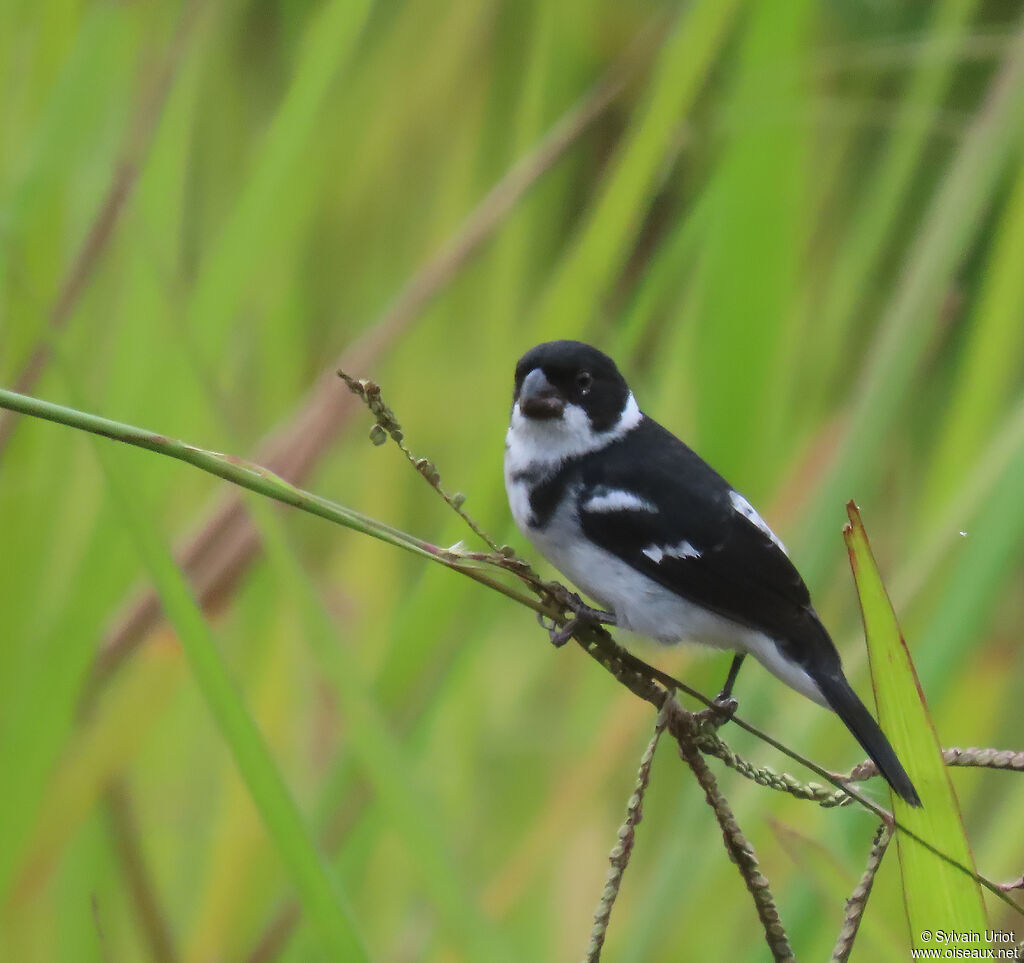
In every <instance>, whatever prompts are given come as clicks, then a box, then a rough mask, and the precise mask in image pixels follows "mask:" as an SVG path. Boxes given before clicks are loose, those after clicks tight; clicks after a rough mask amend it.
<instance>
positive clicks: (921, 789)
mask: <svg viewBox="0 0 1024 963" xmlns="http://www.w3.org/2000/svg"><path fill="white" fill-rule="evenodd" d="M847 513H848V514H849V517H850V524H849V525H847V526H846V528H845V529H844V530H843V537H844V538H845V539H846V545H847V548H848V550H849V553H850V566H851V568H852V569H853V576H854V579H855V580H856V582H857V592H858V595H859V596H860V606H861V613H862V615H863V617H864V631H865V635H866V637H867V646H868V657H869V660H870V664H871V684H872V686H873V688H874V691H875V702H876V705H877V708H878V721H879V723H880V724H881V726H882V729H883V730H885V733H886V735H887V736H888V737H889V740H890V741H891V742H892V745H893V748H894V749H895V750H896V753H897V755H898V756H899V757H900V759H901V761H902V762H903V765H904V766H905V768H906V770H907V772H908V774H909V775H910V778H911V779H912V780H913V782H914V785H915V786H916V788H917V791H918V793H919V795H920V796H921V801H922V806H921V808H915V807H912V806H909V805H907V803H905V802H904V801H903V800H902V799H900V798H899V797H898V796H897V795H896V794H895V793H892V794H891V795H892V800H893V806H894V810H893V811H894V813H895V815H896V819H897V822H898V823H899V825H900V826H902V827H904V828H905V829H908V830H910V831H911V832H912V833H914V834H915V835H916V836H919V837H920V838H921V839H923V840H926V841H927V842H928V843H930V844H931V845H932V846H934V847H935V850H937V851H938V852H934V851H932V850H930V849H928V848H927V847H925V846H923V845H922V844H921V843H920V842H919V841H918V840H916V839H914V838H912V837H911V836H909V835H907V834H906V833H902V832H900V833H897V835H896V844H897V846H898V851H899V858H900V865H901V867H902V869H903V898H904V902H905V904H906V908H907V919H908V921H909V923H910V938H911V943H912V945H913V946H914V947H930V946H935V945H936V943H935V935H934V934H935V933H936V931H938V930H956V931H958V932H963V933H978V934H979V937H980V935H981V934H983V933H984V932H985V930H987V929H988V920H987V918H986V916H985V904H984V902H983V900H982V895H981V889H980V887H979V886H978V884H977V882H976V881H975V880H974V879H972V878H971V877H970V876H969V875H968V874H967V873H966V872H964V870H963V869H961V868H959V867H958V866H956V865H954V863H953V862H951V860H952V861H955V862H957V863H960V864H962V865H963V866H965V867H971V868H972V869H973V867H974V858H973V856H972V855H971V847H970V844H969V842H968V840H967V835H966V833H965V832H964V826H963V820H962V819H961V817H960V805H959V803H958V801H957V798H956V793H955V792H954V790H953V784H952V782H951V781H950V779H949V773H948V771H947V769H946V765H945V763H944V762H943V761H942V747H941V745H940V744H939V740H938V737H937V736H936V734H935V727H934V726H933V725H932V720H931V716H930V715H929V713H928V704H927V702H926V701H925V698H924V693H923V692H922V691H921V686H920V683H919V682H918V678H917V673H916V671H915V670H914V665H913V662H912V661H911V658H910V652H909V651H908V649H907V645H906V642H905V641H904V639H903V634H902V632H901V631H900V627H899V623H898V622H897V621H896V613H895V612H894V611H893V608H892V603H891V602H890V601H889V596H888V594H887V593H886V590H885V586H884V585H883V584H882V578H881V576H880V575H879V573H878V568H877V566H876V565H875V559H874V556H873V555H872V553H871V546H870V544H869V543H868V537H867V533H866V532H865V531H864V525H863V523H862V522H861V518H860V513H859V511H858V510H857V506H856V505H855V504H854V503H853V502H850V503H849V504H848V505H847ZM939 852H941V853H943V854H945V855H946V856H948V857H949V859H945V858H943V857H942V856H940V855H939ZM924 933H930V934H931V935H930V936H929V937H927V938H926V937H924V936H922V934H924ZM976 945H977V944H973V943H972V944H971V946H972V947H973V946H976Z"/></svg>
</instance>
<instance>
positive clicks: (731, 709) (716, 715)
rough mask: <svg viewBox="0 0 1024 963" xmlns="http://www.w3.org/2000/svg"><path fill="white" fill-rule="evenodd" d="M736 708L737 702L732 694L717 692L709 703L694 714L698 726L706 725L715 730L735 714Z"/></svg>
mask: <svg viewBox="0 0 1024 963" xmlns="http://www.w3.org/2000/svg"><path fill="white" fill-rule="evenodd" d="M737 708H739V703H738V702H737V701H736V700H735V699H734V698H732V696H730V695H728V694H727V693H724V692H719V693H718V695H717V696H715V698H714V699H713V700H712V701H711V705H709V706H708V707H707V708H706V709H701V710H700V712H696V713H694V716H695V718H696V719H697V724H698V725H699V726H707V727H709V728H710V729H711V730H712V731H717V730H718V729H719V728H720V727H721V726H724V725H725V724H726V723H727V722H728V721H729V720H730V719H731V718H732V717H733V716H734V715H736V710H737Z"/></svg>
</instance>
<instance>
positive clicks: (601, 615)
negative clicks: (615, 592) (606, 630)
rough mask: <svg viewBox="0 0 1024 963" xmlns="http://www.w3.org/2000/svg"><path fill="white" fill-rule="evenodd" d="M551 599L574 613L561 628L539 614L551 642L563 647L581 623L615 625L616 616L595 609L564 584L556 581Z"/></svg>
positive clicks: (557, 646) (539, 619)
mask: <svg viewBox="0 0 1024 963" xmlns="http://www.w3.org/2000/svg"><path fill="white" fill-rule="evenodd" d="M549 594H550V596H551V600H552V601H553V602H556V603H557V604H558V605H560V606H561V607H562V608H563V609H565V610H568V611H569V612H571V613H572V618H571V619H569V621H568V622H566V623H565V625H563V626H562V627H561V628H558V627H557V626H555V625H551V626H548V625H546V624H545V623H544V621H543V616H542V615H540V616H538V619H537V620H538V621H539V622H540V624H541V625H543V626H544V628H546V629H547V630H548V635H549V636H550V637H551V644H552V645H553V646H555V647H556V648H561V646H563V645H565V643H566V642H568V641H569V639H571V638H572V634H573V633H574V632H575V631H576V629H577V628H579V627H580V626H581V625H615V616H614V615H613V614H612V613H611V612H605V611H604V610H603V609H595V608H593V607H592V606H589V605H587V603H586V602H584V601H583V599H581V598H580V597H579V595H577V594H576V593H575V592H570V591H569V590H568V589H567V588H566V587H565V586H564V585H559V584H558V583H557V582H556V583H555V585H554V587H553V590H552V591H551V592H550V593H549Z"/></svg>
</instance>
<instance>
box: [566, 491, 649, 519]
mask: <svg viewBox="0 0 1024 963" xmlns="http://www.w3.org/2000/svg"><path fill="white" fill-rule="evenodd" d="M583 510H584V511H585V512H651V513H653V514H657V512H658V509H657V506H655V505H652V504H651V503H650V502H649V501H647V499H646V498H641V497H640V496H639V495H636V494H634V493H633V492H627V491H623V490H621V489H618V488H604V489H599V490H598V492H597V494H595V495H591V497H590V498H589V499H587V501H586V502H585V503H584V505H583Z"/></svg>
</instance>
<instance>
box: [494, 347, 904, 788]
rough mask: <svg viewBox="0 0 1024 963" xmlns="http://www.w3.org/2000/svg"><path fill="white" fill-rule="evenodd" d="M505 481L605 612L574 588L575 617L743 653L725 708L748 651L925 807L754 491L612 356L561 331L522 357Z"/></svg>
mask: <svg viewBox="0 0 1024 963" xmlns="http://www.w3.org/2000/svg"><path fill="white" fill-rule="evenodd" d="M504 476H505V489H506V493H507V495H508V501H509V508H510V510H511V513H512V517H513V519H514V520H515V523H516V525H517V526H518V528H519V530H520V531H521V532H522V533H523V535H524V536H525V537H526V538H527V540H528V541H529V542H530V543H531V544H532V545H533V546H534V547H535V548H536V549H537V550H538V551H539V552H540V553H541V555H543V556H544V557H545V558H546V559H547V560H548V561H549V562H550V563H551V564H552V565H554V567H555V568H556V569H558V570H559V572H561V573H562V575H564V576H565V577H566V578H568V579H569V580H570V581H571V582H573V583H574V585H575V586H576V587H577V588H579V589H580V590H582V592H583V593H584V594H585V595H586V596H588V597H589V598H590V599H593V600H594V601H596V602H597V603H598V604H599V605H601V606H603V607H604V608H603V610H602V609H594V608H591V607H590V606H588V605H586V604H585V603H583V602H582V600H581V599H579V598H578V596H577V597H576V601H577V602H578V603H579V604H578V605H577V606H576V607H575V611H576V613H577V615H578V616H579V617H581V618H583V617H587V618H590V619H592V620H594V621H597V622H604V623H607V624H614V625H617V626H619V627H622V628H624V629H628V630H631V631H633V632H636V633H638V634H640V635H644V636H647V637H649V638H652V639H654V640H655V641H657V642H660V643H664V644H675V643H680V642H697V643H703V644H705V645H709V646H712V647H715V648H719V649H723V650H732V651H733V652H734V653H735V655H734V658H733V661H732V664H731V666H730V670H729V675H728V678H727V679H726V683H725V686H724V687H723V689H722V692H721V693H719V696H718V699H717V700H716V703H717V704H719V705H723V706H724V705H727V704H729V703H730V702H731V707H732V708H733V709H734V708H735V705H736V703H735V702H734V701H732V700H731V695H732V689H733V685H734V683H735V682H736V678H737V674H738V672H739V668H740V665H741V664H742V662H743V660H744V658H745V657H746V656H747V655H751V656H753V657H754V659H756V660H757V661H758V662H760V663H761V665H763V666H764V668H766V669H767V670H768V671H769V672H770V673H772V674H773V675H774V676H776V677H777V678H779V679H780V680H781V681H782V682H784V683H785V684H786V685H788V686H790V687H791V688H792V689H795V690H796V691H797V692H799V693H801V694H802V695H804V696H806V697H807V698H809V699H811V700H813V701H814V702H816V703H818V704H819V705H822V706H825V707H826V708H828V709H831V710H832V711H833V712H835V713H836V715H838V716H839V718H840V719H841V720H842V721H843V723H844V724H845V725H846V727H847V728H848V729H849V730H850V732H851V733H852V734H853V736H854V738H855V739H856V740H857V741H858V742H859V743H860V745H861V746H862V747H863V749H864V751H865V752H866V753H867V755H868V756H869V757H870V758H871V759H872V760H873V761H874V763H875V764H876V765H877V766H878V769H879V771H880V772H881V774H882V775H883V776H884V777H885V779H886V780H887V781H888V783H889V785H890V786H892V788H893V790H894V791H895V792H896V793H897V794H898V795H899V796H900V797H901V798H902V799H904V800H905V801H906V802H907V803H909V804H910V805H912V806H919V805H920V804H921V800H920V797H919V796H918V793H917V790H916V789H915V788H914V785H913V783H912V782H911V780H910V777H909V776H908V775H907V773H906V770H905V769H904V768H903V766H902V764H901V763H900V761H899V759H898V758H897V756H896V753H895V751H894V750H893V748H892V746H891V745H890V743H889V740H888V739H887V738H886V736H885V734H884V733H883V732H882V730H881V728H880V727H879V725H878V723H877V722H876V721H875V719H874V718H873V717H872V715H871V713H870V712H869V711H868V710H867V708H866V707H865V705H864V703H863V702H862V701H861V700H860V698H859V697H858V695H857V693H856V692H855V691H854V690H853V688H852V686H851V685H850V683H849V681H848V680H847V678H846V676H845V674H844V672H843V666H842V661H841V659H840V656H839V652H838V650H837V649H836V646H835V644H834V643H833V641H832V638H831V636H830V635H829V633H828V631H827V630H826V629H825V627H824V625H822V622H821V620H820V618H819V617H818V615H817V613H816V612H815V610H814V608H813V606H812V604H811V598H810V594H809V592H808V590H807V586H806V585H805V584H804V581H803V579H802V578H801V576H800V574H799V572H798V571H797V569H796V567H795V566H794V564H793V562H792V561H791V560H790V557H789V555H788V553H787V551H786V548H785V546H784V545H783V544H782V542H781V541H780V540H779V538H778V537H777V536H776V535H775V533H774V532H773V531H772V530H771V528H769V526H768V525H767V524H766V523H765V521H764V520H763V519H762V518H761V516H760V515H759V514H758V513H757V511H755V509H754V508H753V506H752V505H751V504H750V502H749V501H747V499H746V498H744V497H743V495H741V494H740V493H739V492H738V491H736V489H734V488H733V487H732V486H731V485H730V484H729V483H728V482H727V481H726V480H725V479H724V478H723V477H722V476H721V475H719V474H718V473H717V472H716V471H715V470H714V469H713V468H712V467H711V466H710V465H708V464H707V463H706V462H705V461H704V460H703V459H701V457H700V456H699V455H697V454H696V452H694V451H693V450H692V449H691V448H689V447H688V446H687V445H686V444H685V443H684V442H682V441H681V440H680V439H679V438H677V437H676V436H675V435H674V434H672V432H670V431H669V430H668V429H666V428H663V427H662V426H661V425H660V424H658V422H656V421H654V420H653V419H652V418H649V417H648V416H647V415H645V414H644V413H643V412H642V411H641V410H640V408H639V406H638V404H637V401H636V399H635V398H634V396H633V392H632V391H631V390H630V388H629V385H628V384H627V383H626V380H625V379H624V378H623V376H622V374H621V373H620V372H619V369H618V367H617V366H616V364H615V362H614V361H613V360H612V359H611V358H610V357H609V356H608V355H606V354H604V353H603V352H602V351H599V350H598V349H597V348H594V347H592V346H591V345H588V344H584V343H583V342H580V341H569V340H561V341H547V342H544V343H543V344H538V345H536V346H535V347H533V348H531V349H530V350H529V351H527V352H526V353H525V354H524V355H523V356H522V357H521V358H520V359H519V362H518V363H517V365H516V370H515V387H514V391H513V400H512V413H511V419H510V422H509V428H508V433H507V435H506V440H505V458H504ZM563 632H564V630H563ZM570 632H571V624H570ZM567 638H568V635H562V636H561V637H558V638H556V636H555V634H554V633H553V635H552V641H556V642H564V641H566V639H567Z"/></svg>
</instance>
